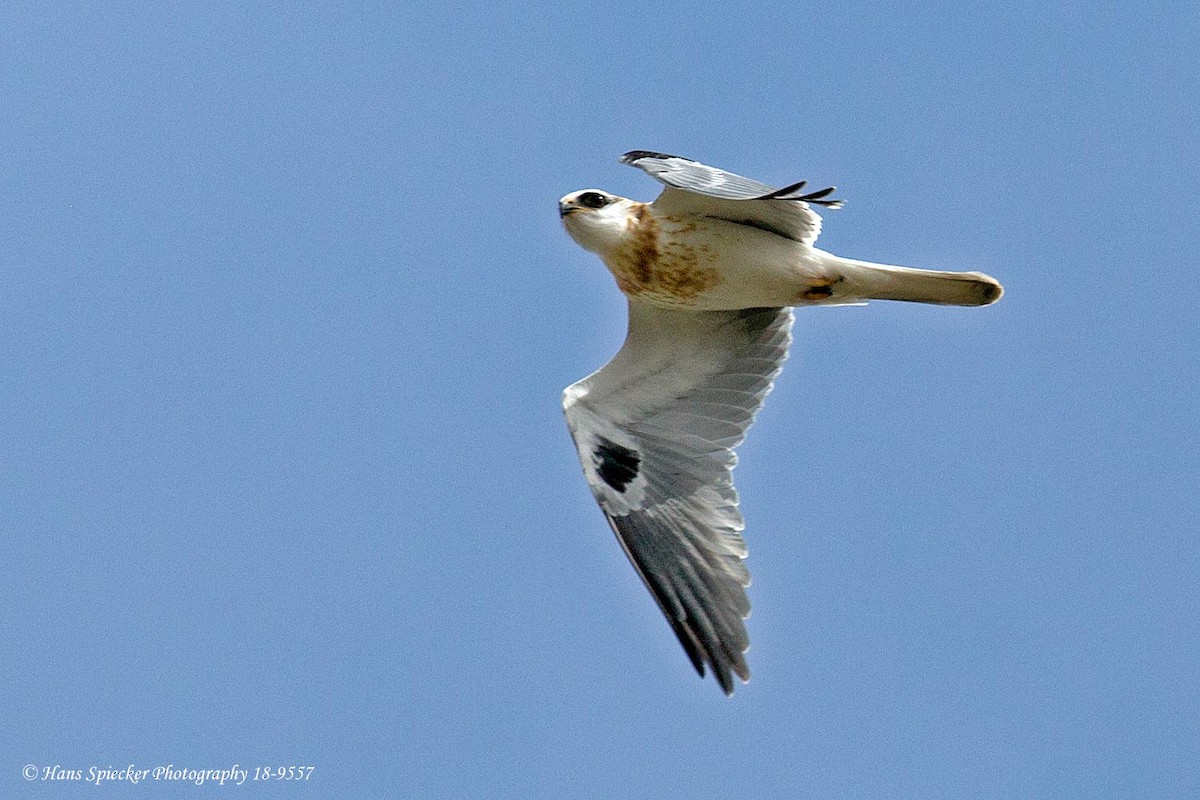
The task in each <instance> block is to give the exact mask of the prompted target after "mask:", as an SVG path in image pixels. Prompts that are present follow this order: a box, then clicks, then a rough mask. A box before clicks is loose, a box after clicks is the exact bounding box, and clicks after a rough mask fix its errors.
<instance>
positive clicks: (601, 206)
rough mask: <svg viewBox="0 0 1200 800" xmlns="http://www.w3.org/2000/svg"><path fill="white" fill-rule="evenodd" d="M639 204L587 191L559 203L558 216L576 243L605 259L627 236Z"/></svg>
mask: <svg viewBox="0 0 1200 800" xmlns="http://www.w3.org/2000/svg"><path fill="white" fill-rule="evenodd" d="M638 205H640V204H639V203H636V202H634V201H633V200H627V199H625V198H624V197H617V196H616V195H615V194H609V193H608V192H602V191H600V190H599V189H584V190H582V191H579V192H571V194H569V195H566V196H565V197H563V198H562V199H561V200H559V201H558V215H559V216H560V217H561V218H562V221H563V227H565V228H566V229H567V233H569V234H571V238H572V239H574V240H575V242H576V244H578V245H579V246H580V247H582V248H583V249H585V250H590V251H591V252H593V253H596V254H598V255H600V256H603V255H604V254H605V253H607V252H609V251H611V250H612V249H613V248H615V247H616V246H617V245H619V244H620V243H621V241H622V240H623V238H624V237H625V236H626V232H627V231H628V230H629V225H630V223H631V222H632V221H633V219H634V216H633V210H634V208H635V207H636V206H638Z"/></svg>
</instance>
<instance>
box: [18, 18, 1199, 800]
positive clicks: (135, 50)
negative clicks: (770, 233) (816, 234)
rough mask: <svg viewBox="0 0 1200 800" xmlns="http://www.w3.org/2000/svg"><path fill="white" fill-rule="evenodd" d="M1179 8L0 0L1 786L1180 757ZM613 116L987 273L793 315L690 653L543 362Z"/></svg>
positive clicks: (791, 785)
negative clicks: (724, 569) (288, 768)
mask: <svg viewBox="0 0 1200 800" xmlns="http://www.w3.org/2000/svg"><path fill="white" fill-rule="evenodd" d="M1198 42H1200V12H1198V11H1197V10H1196V9H1195V7H1193V6H1190V5H1187V4H1182V3H1180V4H1167V3H1163V4H1159V3H1150V4H1142V5H1129V4H1124V3H1122V4H1116V3H1112V4H1109V3H1090V4H1045V3H1011V4H978V5H972V4H967V5H964V4H959V3H942V2H935V3H928V4H923V5H920V6H905V5H903V4H870V3H855V2H846V3H836V4H822V3H778V4H763V5H739V4H726V5H721V6H712V5H711V4H708V3H695V4H685V3H677V4H651V5H645V4H612V3H548V4H525V5H520V6H512V7H510V6H506V5H503V4H499V5H498V4H493V3H480V4H466V5H462V6H458V7H455V8H453V9H449V8H443V7H440V6H438V5H437V4H426V5H424V6H422V7H421V8H414V7H412V4H399V5H390V4H357V5H355V6H354V7H352V8H342V7H332V6H330V5H329V4H323V3H321V4H303V3H296V4H287V5H279V6H268V5H257V6H251V7H244V6H241V5H230V4H203V5H199V4H197V5H186V4H185V5H178V4H172V5H169V6H163V7H159V6H154V7H153V8H152V7H150V6H145V5H137V4H128V5H122V6H121V7H119V8H108V9H105V8H96V7H91V6H85V7H80V6H78V5H77V4H56V3H39V4H16V5H12V4H10V5H8V6H6V7H5V8H4V9H3V10H0V52H3V53H4V56H3V59H2V60H0V70H2V73H0V78H2V79H0V106H2V107H3V109H4V111H3V113H2V114H0V216H2V219H3V223H2V224H0V382H2V387H0V464H2V465H3V475H4V480H3V481H2V482H0V527H2V528H3V536H2V537H0V606H2V607H3V612H2V614H0V652H3V653H4V654H5V655H4V658H3V659H2V661H0V708H3V709H4V714H5V718H4V724H3V725H2V726H0V793H2V794H3V795H4V796H6V797H8V796H28V797H55V796H93V795H92V794H90V793H89V792H95V791H96V787H94V786H86V785H82V782H53V781H44V780H41V779H40V778H38V779H35V780H33V781H28V782H27V781H26V780H25V779H24V778H23V777H22V775H21V772H22V769H23V768H24V767H25V766H26V765H34V766H36V767H37V768H39V769H43V768H44V767H46V766H50V765H55V764H57V765H61V766H63V767H64V768H68V769H79V770H82V771H85V772H86V771H87V770H88V769H89V768H90V767H92V766H97V767H101V768H103V767H109V766H113V767H117V768H120V767H123V766H125V765H128V764H135V765H137V766H139V767H142V768H154V767H156V766H165V765H167V764H174V765H176V767H184V768H190V769H222V768H229V767H232V766H233V765H234V764H239V765H241V766H242V767H250V768H251V769H253V768H254V767H255V766H260V767H263V766H272V767H273V766H278V765H293V764H294V765H312V766H313V767H314V768H315V769H314V771H313V774H312V777H311V778H310V780H309V782H308V785H307V786H304V787H301V786H296V785H292V786H286V785H283V784H279V783H273V782H257V783H255V782H254V781H250V782H249V783H248V785H244V786H242V787H240V788H236V789H231V788H230V787H224V788H218V789H215V790H213V789H209V788H204V789H199V788H197V787H195V786H192V785H188V784H186V783H179V782H175V783H164V782H159V783H152V784H151V785H149V786H147V785H142V786H140V787H139V789H140V790H141V791H143V792H145V793H146V796H154V797H175V796H180V797H195V796H198V794H199V793H200V792H210V791H216V792H234V791H236V792H237V793H238V794H239V796H242V795H247V796H248V795H254V796H258V795H263V796H288V797H295V796H298V795H299V794H301V793H303V794H305V795H306V796H322V797H333V796H338V797H384V796H397V797H420V798H485V797H486V798H563V797H571V798H614V797H622V798H642V797H645V798H673V797H689V798H696V797H715V796H731V795H733V796H740V797H755V798H795V797H820V798H867V797H870V798H880V797H886V798H941V797H946V798H960V797H972V798H1013V797H1021V798H1073V797H1079V798H1097V797H1156V798H1175V797H1195V796H1196V794H1197V792H1200V688H1197V687H1200V633H1198V627H1197V620H1198V619H1200V580H1198V575H1200V541H1198V539H1197V531H1198V530H1200V514H1198V513H1197V497H1196V496H1197V492H1198V490H1200V458H1198V457H1197V454H1196V442H1197V441H1198V440H1200V424H1198V420H1200V388H1198V387H1200V359H1198V357H1197V351H1198V349H1200V341H1198V340H1200V328H1198V326H1197V321H1196V308H1197V302H1198V301H1200V265H1198V264H1197V258H1196V253H1197V252H1200V225H1197V220H1198V219H1200V217H1198V215H1197V206H1196V192H1195V187H1196V186H1197V185H1198V184H1200V151H1198V150H1197V147H1196V131H1197V129H1200V111H1198V109H1200V96H1198V95H1200V91H1198V89H1197V86H1200V59H1198V58H1197V56H1196V52H1197V51H1198V49H1200V48H1198V46H1197V44H1198ZM635 148H642V149H651V150H659V151H664V152H669V153H679V154H681V155H686V156H689V157H693V158H697V159H700V160H702V161H706V162H708V163H711V164H716V165H719V166H722V167H725V168H727V169H730V170H733V171H736V172H740V173H742V174H746V175H749V176H751V177H754V178H758V179H760V180H764V181H766V182H769V183H775V184H783V183H786V182H791V181H794V180H798V179H801V178H805V179H808V180H809V181H810V182H812V183H813V184H814V185H818V186H824V185H827V184H836V185H837V186H838V187H839V195H840V196H841V197H843V198H845V199H846V201H847V202H846V207H845V208H844V209H842V210H840V211H830V212H827V213H826V214H825V231H824V234H823V235H822V239H821V244H822V245H823V246H824V247H825V248H826V249H829V250H832V251H834V252H837V253H839V254H842V255H845V256H849V257H855V258H861V259H868V260H875V261H885V262H891V263H900V264H908V265H912V266H921V267H929V268H941V269H978V270H982V271H985V272H988V273H990V274H992V275H995V276H996V277H997V278H999V279H1000V280H1001V281H1002V282H1003V283H1004V284H1005V287H1006V289H1007V294H1006V296H1005V297H1004V299H1003V300H1002V301H1001V302H1000V303H999V304H997V305H996V306H993V307H990V308H986V309H945V308H926V307H917V306H911V305H906V304H892V305H889V304H886V303H875V304H872V305H870V306H868V307H866V308H843V309H812V310H806V311H803V312H801V313H800V314H799V315H798V316H799V319H798V322H797V326H796V345H795V347H794V348H793V352H792V358H791V360H790V361H789V362H788V365H787V368H786V369H785V371H784V373H783V375H782V377H781V378H780V380H779V381H778V383H777V385H776V389H775V392H774V393H773V394H772V396H771V397H770V399H769V401H768V403H767V405H766V408H765V410H764V412H763V413H762V415H761V416H760V418H759V422H758V424H757V425H756V427H755V428H754V429H753V430H752V431H751V433H750V436H749V439H748V440H747V442H746V444H745V445H744V446H743V448H742V450H741V456H742V462H741V466H740V467H739V468H738V471H737V480H738V485H739V488H740V490H741V494H742V500H743V509H744V513H745V516H746V519H747V524H748V528H747V532H746V535H747V540H748V542H749V545H750V562H749V565H750V568H751V570H752V572H753V574H754V579H755V582H754V585H753V587H752V588H751V599H752V601H753V603H754V613H753V615H752V616H751V618H750V620H749V629H750V634H751V637H752V641H753V644H752V648H751V650H750V654H749V658H750V665H751V669H752V671H753V673H754V678H753V680H752V681H751V683H750V684H749V685H747V686H743V687H740V688H739V690H738V692H737V693H736V694H735V695H734V697H733V698H732V699H727V698H725V697H724V696H723V695H722V694H721V692H720V691H719V689H718V688H717V686H716V685H715V684H714V683H713V682H712V681H711V680H706V681H701V680H699V679H697V677H696V676H695V674H694V673H693V672H692V670H691V667H690V665H689V664H688V663H687V661H686V658H685V656H684V654H683V652H682V651H681V650H680V649H679V647H678V645H677V644H676V643H675V641H674V639H673V637H672V635H671V633H670V630H669V629H668V627H667V625H666V623H665V622H664V621H663V620H662V619H661V617H660V615H659V612H658V610H657V609H656V608H655V606H654V604H653V601H652V600H651V599H650V597H649V595H648V594H646V592H645V591H644V589H643V588H642V586H641V584H640V583H639V581H638V579H637V577H636V575H635V574H634V573H633V571H632V570H631V569H630V568H629V566H628V564H627V563H626V561H625V558H624V556H623V555H622V553H621V552H620V549H619V548H618V546H617V544H616V542H615V541H614V540H613V537H612V535H611V533H610V532H609V530H608V528H607V526H606V525H605V523H604V520H603V518H602V516H601V515H600V512H599V511H598V510H597V509H596V507H595V505H594V503H593V501H592V498H591V496H590V494H589V493H588V490H587V488H586V486H585V485H584V482H583V479H582V476H581V474H580V471H579V467H578V463H577V461H576V457H575V453H574V450H573V447H572V445H571V442H570V439H569V437H568V435H567V432H566V429H565V426H564V425H563V421H562V417H561V411H560V407H559V393H560V391H561V389H562V387H563V386H565V385H566V384H568V383H570V382H572V381H574V380H576V379H578V378H579V377H581V376H583V375H584V374H586V373H588V372H590V371H592V370H593V369H595V368H596V367H598V366H600V365H601V364H602V363H603V362H604V361H605V360H607V358H608V357H609V356H610V355H611V354H612V353H613V352H614V351H615V349H616V348H617V347H618V346H619V344H620V341H621V338H622V336H623V333H624V325H625V320H624V313H625V312H624V305H623V301H622V300H621V298H620V296H619V294H618V293H617V291H616V289H615V286H614V285H613V283H612V280H611V278H610V277H609V276H608V274H607V273H606V271H605V270H604V269H603V267H602V265H601V264H600V262H599V261H598V260H596V259H595V258H594V257H593V256H591V255H590V254H587V253H585V252H583V251H582V250H579V249H578V248H577V247H575V246H574V245H573V243H571V241H570V240H569V239H568V238H567V236H566V235H565V233H564V232H563V231H562V230H561V228H560V226H559V223H558V219H557V216H556V213H555V201H556V200H557V198H558V197H559V196H560V195H562V194H565V193H566V192H568V191H572V190H575V189H580V188H586V187H600V188H604V189H607V190H610V191H613V192H616V193H619V194H623V195H626V196H632V197H635V198H638V199H650V198H652V197H653V196H654V195H655V193H656V191H657V185H656V184H655V183H654V182H653V181H651V180H650V179H649V178H647V177H646V176H644V175H642V174H641V173H639V172H637V171H636V170H632V169H629V168H628V167H624V166H621V165H619V164H617V162H616V159H617V157H618V156H619V155H620V154H621V153H622V152H624V151H626V150H630V149H635ZM116 791H117V792H118V794H125V793H127V794H129V795H130V796H132V795H133V794H136V792H134V791H133V790H132V789H130V790H116Z"/></svg>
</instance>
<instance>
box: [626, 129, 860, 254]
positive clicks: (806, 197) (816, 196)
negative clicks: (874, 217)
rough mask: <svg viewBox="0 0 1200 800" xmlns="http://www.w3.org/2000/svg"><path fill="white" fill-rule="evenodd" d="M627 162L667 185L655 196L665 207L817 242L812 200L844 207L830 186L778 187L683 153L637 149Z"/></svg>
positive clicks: (818, 228)
mask: <svg viewBox="0 0 1200 800" xmlns="http://www.w3.org/2000/svg"><path fill="white" fill-rule="evenodd" d="M620 160H621V163H622V164H628V165H630V166H633V167H637V168H638V169H640V170H642V171H643V172H645V173H646V174H648V175H650V176H651V177H653V178H655V179H656V180H658V181H659V182H660V183H662V184H664V185H665V186H666V187H667V188H666V189H664V190H663V192H662V194H661V195H660V196H659V198H658V199H657V200H655V201H654V206H655V208H658V209H661V210H662V211H664V212H665V213H671V212H684V213H692V214H702V215H704V216H710V217H716V218H718V219H724V220H728V221H730V222H737V223H741V224H744V225H752V226H754V227H756V228H760V229H762V230H766V231H769V232H771V233H774V234H777V235H779V236H783V237H785V238H788V239H793V240H795V241H798V242H802V243H804V244H809V245H811V244H812V243H813V242H815V241H816V239H817V236H818V234H820V232H821V217H820V216H819V215H818V214H817V213H816V212H815V211H813V210H812V208H810V207H809V204H810V203H811V204H815V205H822V206H825V207H827V208H840V207H841V205H842V201H841V200H830V199H827V198H828V197H829V195H831V194H833V192H834V187H832V186H830V187H827V188H825V189H820V190H818V191H815V192H808V193H806V194H805V193H801V190H802V189H803V188H804V186H805V185H806V183H807V182H806V181H799V182H798V183H793V184H791V185H789V186H784V187H782V188H779V189H776V188H772V187H771V186H768V185H767V184H765V183H760V182H759V181H756V180H753V179H751V178H745V177H743V176H741V175H736V174H734V173H732V172H726V171H725V170H723V169H718V168H717V167H710V166H708V165H707V164H701V163H700V162H698V161H692V160H691V159H689V158H683V157H682V156H672V155H667V154H665V153H653V152H650V151H648V150H631V151H630V152H628V153H626V154H625V155H623V156H621V159H620Z"/></svg>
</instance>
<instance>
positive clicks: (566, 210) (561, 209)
mask: <svg viewBox="0 0 1200 800" xmlns="http://www.w3.org/2000/svg"><path fill="white" fill-rule="evenodd" d="M578 210H579V206H573V205H571V204H570V203H568V202H567V201H565V200H559V201H558V216H559V217H565V216H567V215H568V214H572V213H574V212H576V211H578Z"/></svg>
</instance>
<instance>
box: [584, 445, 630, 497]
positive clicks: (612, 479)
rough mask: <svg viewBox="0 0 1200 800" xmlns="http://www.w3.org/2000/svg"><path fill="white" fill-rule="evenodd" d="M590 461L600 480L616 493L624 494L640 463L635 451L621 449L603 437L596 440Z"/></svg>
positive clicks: (626, 448) (625, 448)
mask: <svg viewBox="0 0 1200 800" xmlns="http://www.w3.org/2000/svg"><path fill="white" fill-rule="evenodd" d="M592 459H593V460H594V463H595V464H596V472H597V473H598V474H599V475H600V478H601V479H602V480H603V481H604V482H605V483H607V484H608V485H609V486H611V487H612V488H613V489H615V490H616V491H618V492H624V491H625V487H626V486H628V485H629V483H630V481H632V480H633V479H634V478H636V477H637V475H638V467H639V466H640V465H641V463H642V458H641V456H639V455H638V454H637V451H636V450H630V449H629V448H628V447H622V446H621V445H619V444H617V443H616V442H612V441H609V440H608V439H605V438H604V437H603V436H599V437H597V439H596V449H595V450H594V451H593V452H592Z"/></svg>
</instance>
